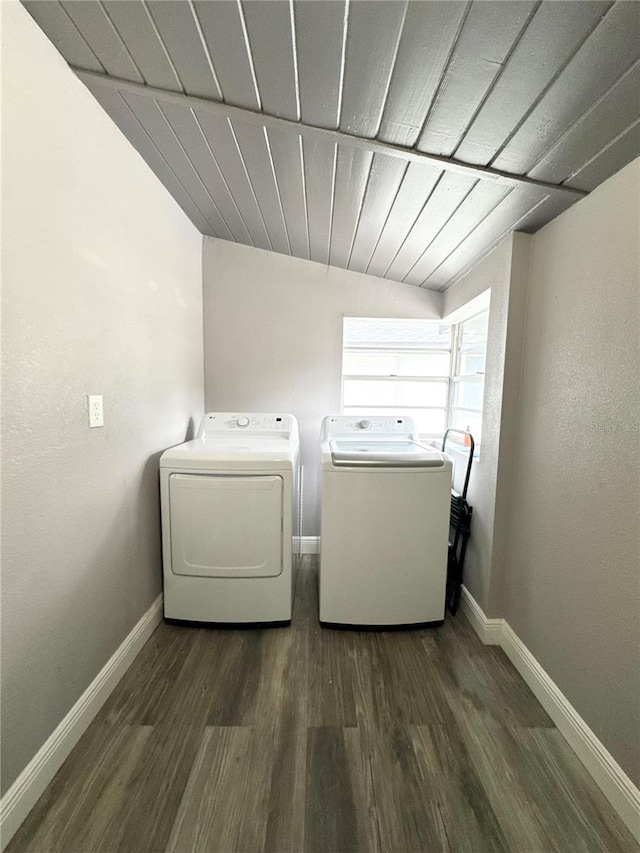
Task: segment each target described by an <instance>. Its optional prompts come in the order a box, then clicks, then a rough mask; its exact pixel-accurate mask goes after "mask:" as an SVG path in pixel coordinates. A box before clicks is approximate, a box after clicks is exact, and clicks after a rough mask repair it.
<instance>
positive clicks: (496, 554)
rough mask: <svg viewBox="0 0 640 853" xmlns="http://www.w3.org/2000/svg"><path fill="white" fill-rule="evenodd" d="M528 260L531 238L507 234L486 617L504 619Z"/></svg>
mask: <svg viewBox="0 0 640 853" xmlns="http://www.w3.org/2000/svg"><path fill="white" fill-rule="evenodd" d="M531 255H532V236H531V235H530V234H524V233H522V232H515V233H513V234H512V235H511V256H510V262H509V289H508V295H507V304H506V326H505V342H504V372H503V377H502V393H501V413H500V436H499V441H498V458H497V469H496V493H495V504H494V524H493V531H494V534H493V549H492V554H491V571H490V575H489V591H488V595H487V601H486V610H487V613H488V614H489V615H490V616H492V617H496V616H504V608H505V584H506V583H507V571H506V563H507V550H508V537H509V531H510V513H511V493H512V486H513V471H514V467H515V458H516V453H517V446H518V422H519V408H520V388H521V384H522V362H523V354H524V342H525V335H526V312H527V300H528V293H529V277H530V267H531Z"/></svg>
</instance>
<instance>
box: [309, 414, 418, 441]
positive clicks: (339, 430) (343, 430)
mask: <svg viewBox="0 0 640 853" xmlns="http://www.w3.org/2000/svg"><path fill="white" fill-rule="evenodd" d="M323 431H324V434H325V437H326V438H335V437H337V436H346V435H350V436H354V435H367V436H373V435H376V436H380V437H382V436H389V435H392V436H413V435H415V427H414V424H413V420H412V418H409V417H407V416H406V415H331V416H330V417H328V418H325V419H324V422H323Z"/></svg>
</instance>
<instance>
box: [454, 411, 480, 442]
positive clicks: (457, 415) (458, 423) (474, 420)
mask: <svg viewBox="0 0 640 853" xmlns="http://www.w3.org/2000/svg"><path fill="white" fill-rule="evenodd" d="M451 426H452V427H453V428H454V429H464V430H467V431H468V432H470V433H471V435H472V436H473V440H474V441H475V443H476V444H480V440H481V438H482V415H480V414H476V413H475V412H460V411H458V410H457V409H453V410H452V412H451Z"/></svg>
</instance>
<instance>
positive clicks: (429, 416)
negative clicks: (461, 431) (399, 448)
mask: <svg viewBox="0 0 640 853" xmlns="http://www.w3.org/2000/svg"><path fill="white" fill-rule="evenodd" d="M342 411H343V413H344V414H345V415H362V416H363V417H364V416H366V415H401V416H403V417H409V418H412V419H413V423H414V424H415V427H416V429H417V431H418V432H419V433H421V434H423V435H443V434H444V430H445V420H446V411H445V409H403V408H402V407H398V408H397V409H396V408H394V409H376V408H374V407H370V408H361V407H353V406H345V407H344V408H343V410H342Z"/></svg>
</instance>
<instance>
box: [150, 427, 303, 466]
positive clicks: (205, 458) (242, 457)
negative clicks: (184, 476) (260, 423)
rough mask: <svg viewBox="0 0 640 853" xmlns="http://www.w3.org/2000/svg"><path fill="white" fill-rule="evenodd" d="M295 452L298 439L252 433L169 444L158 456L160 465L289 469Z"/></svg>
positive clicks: (296, 453) (295, 454)
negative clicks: (167, 448)
mask: <svg viewBox="0 0 640 853" xmlns="http://www.w3.org/2000/svg"><path fill="white" fill-rule="evenodd" d="M297 455H298V440H297V437H296V438H295V439H290V438H284V437H283V438H275V437H274V438H272V437H265V436H251V435H248V434H246V433H245V434H242V435H238V434H236V435H233V436H229V437H226V436H225V437H221V436H216V437H212V438H196V439H194V440H193V441H187V442H185V443H184V444H179V445H177V447H171V448H169V450H165V452H164V453H163V454H162V456H161V457H160V467H161V468H173V469H186V468H200V469H217V470H225V471H226V470H238V469H242V468H246V469H252V470H271V471H276V470H277V471H282V470H292V469H293V468H294V466H295V463H296V459H297Z"/></svg>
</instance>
